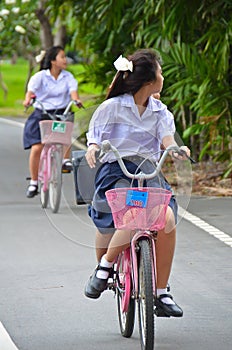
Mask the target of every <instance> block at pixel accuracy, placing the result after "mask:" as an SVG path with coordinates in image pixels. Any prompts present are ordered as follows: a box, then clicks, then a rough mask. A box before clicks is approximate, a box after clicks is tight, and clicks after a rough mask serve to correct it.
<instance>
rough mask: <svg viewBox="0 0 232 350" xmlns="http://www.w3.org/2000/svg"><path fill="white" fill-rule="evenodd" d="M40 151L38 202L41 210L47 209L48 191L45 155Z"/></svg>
mask: <svg viewBox="0 0 232 350" xmlns="http://www.w3.org/2000/svg"><path fill="white" fill-rule="evenodd" d="M44 152H45V151H44V150H43V151H42V155H41V157H40V164H39V174H40V176H39V187H40V202H41V205H42V208H47V205H48V198H49V190H48V176H47V153H44Z"/></svg>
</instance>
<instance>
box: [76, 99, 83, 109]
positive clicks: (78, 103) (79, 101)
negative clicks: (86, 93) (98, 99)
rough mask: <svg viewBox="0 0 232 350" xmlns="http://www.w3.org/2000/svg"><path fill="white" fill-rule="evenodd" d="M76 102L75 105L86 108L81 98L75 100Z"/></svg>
mask: <svg viewBox="0 0 232 350" xmlns="http://www.w3.org/2000/svg"><path fill="white" fill-rule="evenodd" d="M74 103H75V105H76V106H77V107H78V108H84V106H83V104H82V102H81V100H74Z"/></svg>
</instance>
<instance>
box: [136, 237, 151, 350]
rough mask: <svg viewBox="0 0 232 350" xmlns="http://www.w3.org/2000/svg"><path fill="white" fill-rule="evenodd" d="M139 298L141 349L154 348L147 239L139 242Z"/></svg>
mask: <svg viewBox="0 0 232 350" xmlns="http://www.w3.org/2000/svg"><path fill="white" fill-rule="evenodd" d="M139 247H140V258H139V267H138V269H139V286H138V287H139V288H138V289H139V298H138V320H139V334H140V343H141V349H142V350H153V349H154V337H155V324H154V321H155V320H154V296H153V283H152V264H151V262H152V253H151V247H150V243H149V240H146V239H143V240H141V241H140V242H139Z"/></svg>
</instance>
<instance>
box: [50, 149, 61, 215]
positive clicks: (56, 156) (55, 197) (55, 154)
mask: <svg viewBox="0 0 232 350" xmlns="http://www.w3.org/2000/svg"><path fill="white" fill-rule="evenodd" d="M61 163H62V160H61V156H60V152H59V151H58V150H54V151H52V152H51V177H50V181H49V200H50V206H51V209H52V212H53V213H57V212H58V210H59V207H60V200H61V187H62V171H61V167H62V164H61Z"/></svg>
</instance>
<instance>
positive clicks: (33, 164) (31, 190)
mask: <svg viewBox="0 0 232 350" xmlns="http://www.w3.org/2000/svg"><path fill="white" fill-rule="evenodd" d="M42 149H43V145H42V144H41V143H37V144H35V145H32V147H31V152H30V157H29V170H30V174H31V181H30V185H29V186H28V188H27V197H28V198H33V197H34V196H35V195H37V193H38V172H39V160H40V154H41V152H42Z"/></svg>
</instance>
